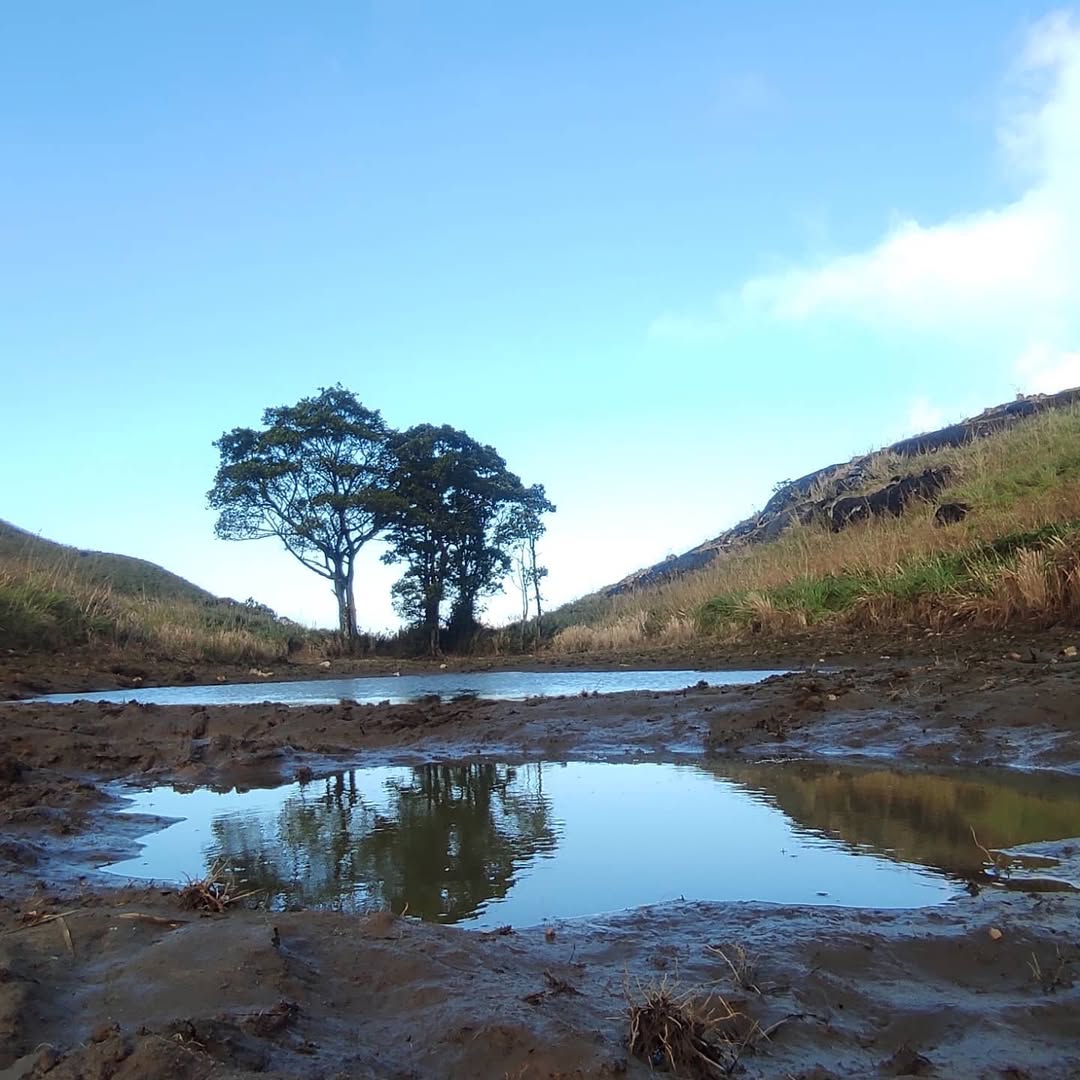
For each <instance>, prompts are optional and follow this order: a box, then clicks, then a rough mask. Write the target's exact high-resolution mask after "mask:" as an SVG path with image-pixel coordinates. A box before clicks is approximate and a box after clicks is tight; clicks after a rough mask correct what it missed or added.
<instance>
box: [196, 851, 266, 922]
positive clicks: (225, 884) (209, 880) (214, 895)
mask: <svg viewBox="0 0 1080 1080" xmlns="http://www.w3.org/2000/svg"><path fill="white" fill-rule="evenodd" d="M257 892H258V890H257V889H248V890H247V891H246V892H239V891H238V889H237V883H236V880H235V879H234V878H233V877H232V876H231V875H227V874H226V873H225V864H224V863H222V862H216V863H214V865H213V866H211V867H210V870H209V872H208V873H207V875H206V877H204V878H200V879H199V880H197V881H193V880H189V881H188V883H187V884H186V885H185V886H184V887H183V888H182V889H181V890H180V906H181V907H182V908H184V909H186V910H188V911H207V912H212V913H213V914H215V915H223V914H224V913H225V911H226V910H227V909H228V908H229V907H231V906H232V905H234V904H238V903H239V902H240V901H241V900H246V899H247V898H248V897H250V896H254V895H255V894H256V893H257Z"/></svg>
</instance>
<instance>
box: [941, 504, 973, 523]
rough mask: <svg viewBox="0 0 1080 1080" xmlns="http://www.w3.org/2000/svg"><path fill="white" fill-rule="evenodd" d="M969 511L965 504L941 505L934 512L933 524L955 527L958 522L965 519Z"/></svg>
mask: <svg viewBox="0 0 1080 1080" xmlns="http://www.w3.org/2000/svg"><path fill="white" fill-rule="evenodd" d="M970 509H971V507H970V506H968V504H967V503H962V502H947V503H942V504H941V505H940V506H939V507H938V508H937V510H936V511H935V512H934V524H935V525H938V526H943V525H955V524H956V523H957V522H958V521H963V520H964V518H966V517H967V515H968V511H969V510H970Z"/></svg>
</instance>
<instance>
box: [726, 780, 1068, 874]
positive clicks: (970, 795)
mask: <svg viewBox="0 0 1080 1080" xmlns="http://www.w3.org/2000/svg"><path fill="white" fill-rule="evenodd" d="M708 771H710V772H712V773H713V774H714V775H716V776H717V777H718V778H720V779H724V780H731V781H734V782H735V783H737V784H739V785H740V786H741V787H744V788H747V789H749V790H751V791H754V792H757V793H758V794H759V795H761V796H763V797H764V798H765V799H766V800H767V801H769V802H771V803H772V804H773V805H775V806H777V807H778V808H779V809H780V810H782V811H783V812H784V813H785V814H787V815H788V817H790V818H791V820H792V821H793V822H795V823H796V825H798V826H800V827H802V828H803V829H805V830H806V831H808V832H811V833H817V834H821V835H824V836H830V837H838V838H840V839H842V840H844V841H846V842H847V843H849V844H851V845H852V846H854V847H857V848H859V849H867V848H868V849H870V850H872V851H875V852H877V853H879V854H882V855H886V856H890V857H893V858H897V859H900V860H902V861H905V862H913V863H921V864H922V865H924V866H936V867H938V868H939V869H942V870H946V871H949V872H958V873H963V874H973V873H977V872H979V871H980V870H981V868H982V865H983V854H982V852H981V851H980V850H979V848H978V847H976V845H975V843H974V842H973V840H972V837H971V830H972V829H973V828H974V829H975V830H976V832H977V834H978V837H979V839H980V841H982V842H983V843H985V844H987V845H988V846H990V847H994V848H1005V847H1014V846H1016V845H1019V844H1026V843H1031V842H1032V841H1036V840H1047V839H1061V838H1064V837H1068V836H1075V835H1076V834H1077V832H1078V831H1080V791H1078V790H1077V786H1076V782H1075V780H1073V779H1072V778H1071V777H1051V776H1046V775H1043V776H1030V775H1026V774H1023V773H1016V774H1007V773H1004V772H982V773H979V772H971V773H969V772H961V771H956V772H953V773H951V774H946V775H935V774H932V773H908V772H901V771H898V770H895V769H881V768H872V767H866V768H857V767H846V766H836V765H832V764H822V763H819V762H787V763H783V764H777V763H773V764H769V765H742V764H738V763H734V762H725V763H723V764H714V765H711V766H709V767H708Z"/></svg>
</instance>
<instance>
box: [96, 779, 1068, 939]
mask: <svg viewBox="0 0 1080 1080" xmlns="http://www.w3.org/2000/svg"><path fill="white" fill-rule="evenodd" d="M131 810H132V811H133V812H136V813H153V814H157V815H161V816H166V817H172V818H175V819H178V822H177V824H175V825H172V826H170V827H169V828H166V829H163V830H159V831H157V832H153V833H151V834H150V835H149V836H147V837H146V838H145V840H144V843H145V845H146V846H145V848H144V849H143V851H142V852H141V854H140V855H139V856H138V857H137V858H136V859H132V860H128V861H127V862H124V863H120V864H116V865H114V866H113V867H111V868H110V869H111V870H112V871H113V872H114V873H118V874H122V875H124V876H134V877H149V878H163V879H170V880H177V879H182V877H183V876H184V875H191V876H195V875H198V874H202V873H205V870H206V867H207V866H208V865H212V864H213V863H215V862H217V861H219V860H224V861H225V862H226V864H228V865H229V866H232V867H234V868H235V869H236V871H237V872H238V873H239V874H240V875H241V876H242V877H243V878H244V879H246V882H247V887H248V888H254V889H258V890H259V891H261V892H262V893H264V894H265V896H266V897H267V899H268V901H269V903H270V905H271V906H273V907H275V908H280V907H283V906H288V905H291V904H300V905H303V906H306V907H318V908H338V909H346V910H367V909H373V908H390V909H392V910H394V911H397V912H400V911H402V910H404V909H405V908H406V905H407V907H408V911H409V913H410V914H412V915H416V916H419V917H421V918H423V919H426V920H429V921H437V922H447V923H450V922H454V923H459V924H467V925H473V926H496V925H499V924H501V923H513V924H514V925H517V926H528V925H534V924H536V923H538V922H541V921H543V920H544V919H548V918H567V917H573V916H580V915H588V914H592V913H595V912H604V911H613V910H617V909H619V908H626V907H634V906H637V905H640V904H651V903H659V902H663V901H667V900H672V899H676V898H678V897H685V898H687V899H702V900H717V901H740V900H760V901H771V902H775V903H782V904H829V905H841V906H849V907H875V908H903V907H918V906H921V905H926V904H934V903H940V902H941V901H943V900H945V899H948V897H950V896H952V895H955V894H956V891H957V890H958V888H959V885H958V883H957V881H956V878H955V877H951V878H947V877H946V876H945V875H946V874H949V875H955V874H957V873H961V874H964V875H974V874H976V873H978V871H979V870H980V868H981V863H982V855H981V853H980V851H979V850H978V848H977V847H976V846H975V844H974V842H973V841H972V839H971V828H972V827H974V828H975V830H976V832H977V833H978V836H979V839H980V841H981V842H982V843H983V844H985V845H986V846H987V847H1006V846H1013V845H1018V844H1023V843H1028V842H1032V841H1038V840H1053V839H1061V838H1064V837H1071V836H1078V835H1080V784H1078V782H1077V781H1076V780H1074V779H1071V778H1061V777H1047V776H1038V777H1033V776H1027V775H1014V774H1002V773H986V772H981V773H974V772H969V773H950V774H931V773H903V772H898V771H895V770H889V769H881V768H851V767H846V766H837V765H832V764H818V763H807V762H788V763H773V764H738V763H732V762H723V763H720V762H712V763H708V764H705V765H689V764H686V765H673V764H660V763H653V762H650V763H638V764H630V763H627V764H610V763H603V762H570V763H558V762H544V763H536V764H532V765H520V766H514V765H506V764H497V763H492V762H470V763H466V764H442V765H425V766H419V767H413V768H403V767H372V768H366V769H355V770H352V771H348V772H342V773H339V774H337V775H334V776H331V777H328V778H326V779H323V780H318V781H315V782H311V783H307V784H291V785H288V786H287V787H284V788H279V789H273V790H265V789H264V790H252V791H247V792H243V793H241V792H236V791H233V792H227V793H216V792H210V791H207V790H205V789H200V790H196V791H194V792H186V793H184V792H177V791H174V790H171V789H167V788H161V789H155V790H153V791H149V792H142V793H137V794H136V796H135V797H134V803H133V805H132V807H131ZM943 872H944V873H943Z"/></svg>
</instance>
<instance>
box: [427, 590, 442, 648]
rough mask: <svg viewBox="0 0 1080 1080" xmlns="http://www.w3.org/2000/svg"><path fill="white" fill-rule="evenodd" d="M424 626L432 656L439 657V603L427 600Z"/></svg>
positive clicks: (434, 600) (435, 600)
mask: <svg viewBox="0 0 1080 1080" xmlns="http://www.w3.org/2000/svg"><path fill="white" fill-rule="evenodd" d="M424 626H426V627H427V632H428V650H429V652H430V653H431V655H432V656H438V655H439V601H438V600H437V599H432V598H430V597H429V598H427V599H426V600H425V601H424Z"/></svg>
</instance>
